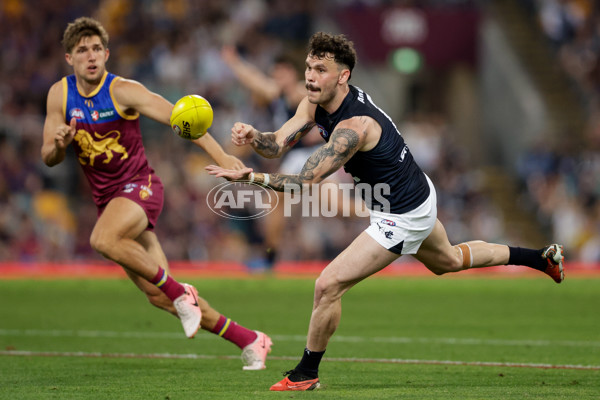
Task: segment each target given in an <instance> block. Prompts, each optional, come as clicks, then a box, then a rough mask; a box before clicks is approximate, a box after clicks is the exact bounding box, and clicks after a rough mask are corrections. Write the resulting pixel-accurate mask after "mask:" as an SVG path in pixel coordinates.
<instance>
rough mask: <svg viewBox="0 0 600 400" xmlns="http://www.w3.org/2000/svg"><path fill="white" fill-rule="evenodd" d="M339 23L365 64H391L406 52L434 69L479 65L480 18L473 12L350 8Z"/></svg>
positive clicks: (441, 9)
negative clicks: (396, 55) (415, 54)
mask: <svg viewBox="0 0 600 400" xmlns="http://www.w3.org/2000/svg"><path fill="white" fill-rule="evenodd" d="M337 20H338V22H339V24H340V25H341V27H342V29H343V31H344V32H345V33H346V34H347V35H348V37H350V38H351V39H352V41H354V43H355V44H356V47H357V50H358V51H359V56H360V57H361V60H362V62H367V63H384V62H388V61H389V60H390V57H391V56H392V55H393V54H394V53H395V52H396V51H397V50H398V49H406V48H408V49H413V50H415V51H417V52H419V53H420V54H421V55H422V57H423V59H424V63H425V64H426V65H428V66H430V67H433V68H445V67H447V66H449V65H452V64H453V63H457V62H464V63H468V64H472V65H474V64H475V63H476V61H477V37H478V29H479V21H480V14H479V11H478V10H476V9H474V8H464V7H461V8H452V7H441V8H407V7H392V6H387V7H386V6H378V7H347V8H345V9H342V10H341V11H340V12H339V13H337Z"/></svg>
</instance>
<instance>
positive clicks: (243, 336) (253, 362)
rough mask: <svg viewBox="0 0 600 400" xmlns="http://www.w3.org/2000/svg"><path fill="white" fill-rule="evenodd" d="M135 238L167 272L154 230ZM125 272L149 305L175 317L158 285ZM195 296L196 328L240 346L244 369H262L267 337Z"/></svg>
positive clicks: (164, 258)
mask: <svg viewBox="0 0 600 400" xmlns="http://www.w3.org/2000/svg"><path fill="white" fill-rule="evenodd" d="M136 241H137V242H138V243H140V245H142V246H143V247H144V249H146V251H147V252H148V253H149V254H150V255H151V256H152V258H153V259H154V260H155V262H156V263H158V264H160V265H164V266H165V270H167V271H168V267H167V265H168V264H167V259H166V257H165V254H164V252H163V250H162V247H161V245H160V243H159V241H158V238H157V237H156V234H155V233H154V232H152V231H144V232H143V233H142V234H141V235H140V236H139V237H138V238H137V239H136ZM125 272H126V273H127V275H128V276H129V278H130V279H131V280H132V281H133V283H134V284H135V285H136V286H137V287H138V288H139V289H140V290H141V291H142V292H143V293H144V294H145V295H146V297H147V298H148V300H149V301H150V303H151V304H152V305H154V306H156V307H158V308H161V309H163V310H165V311H167V312H170V313H171V314H173V315H175V316H177V311H176V310H175V307H174V305H173V302H172V301H171V300H170V299H169V298H168V297H167V296H166V295H165V294H164V293H163V292H162V291H161V290H160V289H159V288H157V287H156V286H155V285H153V284H152V283H150V282H148V281H147V280H146V279H144V278H142V277H141V276H140V275H138V274H136V273H134V272H131V271H129V270H127V269H125ZM197 299H198V305H199V307H200V310H201V311H202V319H201V322H200V327H201V328H202V329H204V330H206V331H209V332H211V333H214V334H216V335H219V336H222V337H223V338H224V339H226V340H229V341H230V342H232V343H233V344H235V345H237V346H238V347H239V348H240V349H242V350H243V352H242V360H243V361H244V370H258V369H264V368H265V359H266V356H267V353H269V352H270V350H271V345H272V341H271V339H270V338H269V337H268V336H267V335H265V334H264V333H262V332H257V331H252V330H249V329H247V328H245V327H243V326H241V325H238V324H237V323H236V322H234V321H231V320H230V319H228V318H226V317H225V316H223V315H221V314H220V313H219V312H218V311H217V310H215V309H214V308H212V307H211V306H210V304H209V303H208V302H207V301H206V300H205V299H204V298H202V297H200V296H198V298H197Z"/></svg>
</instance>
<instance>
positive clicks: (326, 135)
mask: <svg viewBox="0 0 600 400" xmlns="http://www.w3.org/2000/svg"><path fill="white" fill-rule="evenodd" d="M317 127H318V128H319V135H321V137H322V138H323V139H325V140H327V138H328V137H329V132H327V131H326V130H325V128H323V127H322V126H321V125H319V124H317Z"/></svg>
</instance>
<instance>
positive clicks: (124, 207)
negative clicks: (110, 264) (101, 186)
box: [90, 197, 201, 338]
mask: <svg viewBox="0 0 600 400" xmlns="http://www.w3.org/2000/svg"><path fill="white" fill-rule="evenodd" d="M147 227H148V217H147V216H146V212H145V211H144V209H143V208H142V207H141V206H140V205H139V204H137V203H135V202H134V201H132V200H130V199H127V198H124V197H115V198H113V199H112V200H111V201H110V202H109V203H108V204H107V206H106V207H105V209H104V211H103V213H102V215H101V216H100V217H99V218H98V221H97V222H96V225H95V226H94V229H93V231H92V236H91V238H90V244H91V246H92V248H94V249H95V250H96V251H98V252H99V253H100V254H102V255H103V256H104V257H106V258H108V259H109V260H112V261H114V262H116V263H117V264H119V265H121V266H122V267H123V268H125V270H126V271H127V272H128V274H129V276H130V277H131V274H134V275H138V276H140V277H141V278H143V279H144V280H146V281H148V283H151V284H154V285H155V286H156V287H157V288H158V289H159V290H160V291H161V292H162V293H163V294H164V295H165V296H166V297H167V298H168V299H169V300H170V301H171V302H172V303H173V304H172V305H173V307H174V308H175V309H176V311H177V315H178V316H179V319H180V320H181V324H182V325H183V328H184V331H185V334H186V336H188V337H190V338H191V337H194V335H195V334H196V332H197V331H198V327H199V326H200V320H201V310H200V308H199V304H198V299H197V293H196V289H195V288H193V287H192V286H189V285H182V284H180V283H179V282H177V281H175V280H174V279H173V278H171V277H170V276H169V275H168V274H167V270H168V266H167V264H166V259H165V257H164V254H162V250H160V253H159V252H158V250H157V249H153V250H152V251H153V252H154V253H153V254H154V257H153V255H152V254H151V253H150V252H149V251H148V248H147V247H145V246H144V244H146V245H147V246H149V245H148V243H144V241H145V240H146V241H147V240H149V239H148V238H149V237H150V236H142V239H140V241H138V238H140V236H141V235H142V233H143V232H145V231H146V228H147ZM140 242H142V243H140ZM155 257H156V258H158V260H157V259H155ZM160 262H162V263H164V264H163V265H160V264H159V263H160ZM134 282H135V281H134ZM136 284H137V285H138V287H140V285H141V284H140V283H139V282H136ZM148 290H150V293H151V295H152V298H151V299H150V300H151V301H155V302H156V304H157V305H158V306H159V307H161V308H165V309H167V310H168V311H170V312H173V310H172V309H170V310H169V306H168V304H165V302H164V299H162V297H161V296H160V295H158V297H156V295H155V294H154V293H156V292H155V291H154V290H152V289H148Z"/></svg>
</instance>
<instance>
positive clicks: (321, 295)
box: [315, 276, 342, 304]
mask: <svg viewBox="0 0 600 400" xmlns="http://www.w3.org/2000/svg"><path fill="white" fill-rule="evenodd" d="M341 294H342V289H341V285H340V284H339V283H338V282H337V281H336V280H334V279H332V278H329V277H326V276H320V277H319V278H318V279H317V280H316V282H315V304H319V303H321V302H322V301H335V300H336V299H338V298H340V297H341Z"/></svg>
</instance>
